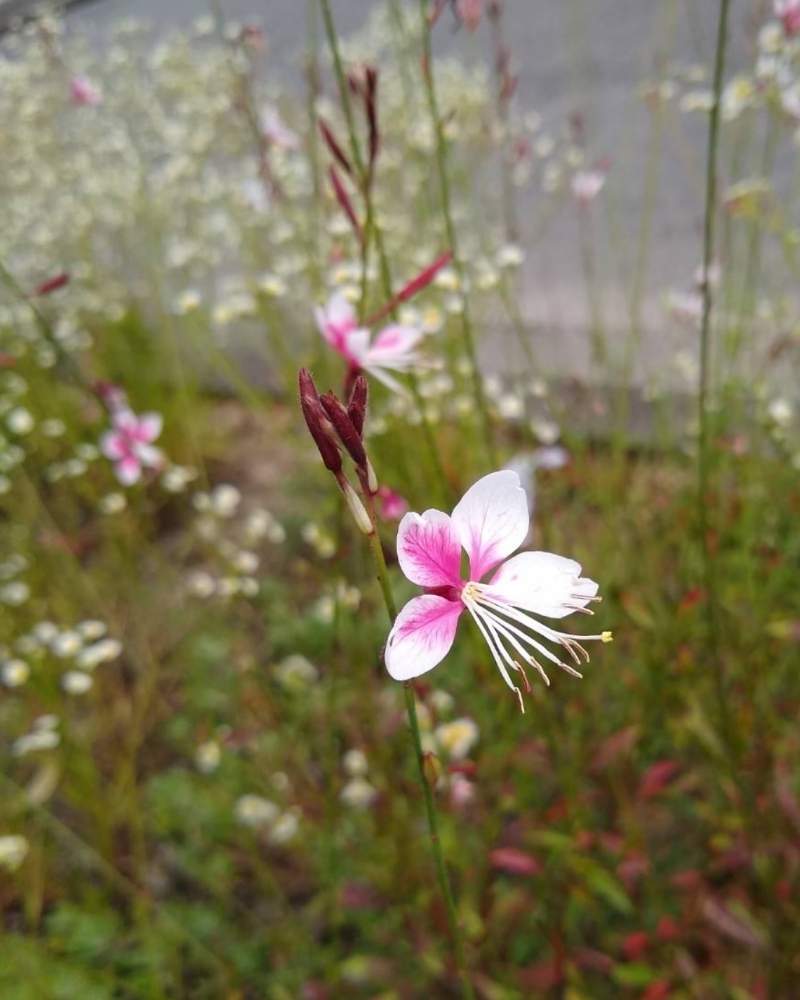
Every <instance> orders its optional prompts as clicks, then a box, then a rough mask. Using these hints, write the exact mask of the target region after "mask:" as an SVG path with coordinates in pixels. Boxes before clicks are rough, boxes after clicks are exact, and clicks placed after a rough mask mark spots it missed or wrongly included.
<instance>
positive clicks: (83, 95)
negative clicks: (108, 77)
mask: <svg viewBox="0 0 800 1000" xmlns="http://www.w3.org/2000/svg"><path fill="white" fill-rule="evenodd" d="M69 96H70V98H71V99H72V103H73V104H77V105H79V106H81V105H83V106H85V107H95V106H96V105H98V104H102V102H103V95H102V94H101V93H100V91H99V90H98V88H97V87H96V86H95V85H94V84H93V83H92V81H91V80H89V79H87V77H85V76H73V78H72V79H71V80H70V83H69Z"/></svg>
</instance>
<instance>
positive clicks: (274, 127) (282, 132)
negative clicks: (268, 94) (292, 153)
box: [261, 106, 300, 150]
mask: <svg viewBox="0 0 800 1000" xmlns="http://www.w3.org/2000/svg"><path fill="white" fill-rule="evenodd" d="M261 131H262V132H263V133H264V135H265V136H266V137H267V139H269V141H270V142H271V143H272V144H273V146H277V147H278V148H279V149H289V150H294V149H297V148H298V146H299V145H300V138H299V136H298V135H297V133H296V132H295V131H293V130H292V129H290V128H289V126H288V125H287V124H286V122H285V121H284V120H283V118H281V115H280V112H279V111H278V109H277V108H275V107H272V106H268V107H266V108H264V109H263V111H262V112H261Z"/></svg>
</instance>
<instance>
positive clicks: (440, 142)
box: [420, 0, 497, 466]
mask: <svg viewBox="0 0 800 1000" xmlns="http://www.w3.org/2000/svg"><path fill="white" fill-rule="evenodd" d="M420 15H421V18H420V20H421V32H422V77H423V82H424V86H425V94H426V97H427V101H428V110H429V111H430V116H431V124H432V126H433V132H434V136H435V142H436V172H437V174H438V178H439V192H440V197H441V202H442V214H443V216H444V226H445V233H446V235H447V243H448V246H449V247H450V250H451V251H452V254H453V268H454V269H455V272H456V274H457V276H458V281H459V286H460V295H461V333H462V337H463V340H464V348H465V350H466V354H467V360H468V362H469V367H470V376H471V379H472V390H473V395H474V397H475V407H476V409H477V413H478V417H479V420H480V423H481V427H482V429H483V437H484V442H485V445H486V453H487V456H488V458H489V463H490V465H492V466H496V465H497V462H496V461H495V449H494V439H493V437H492V424H491V420H490V418H489V408H488V406H487V403H486V396H485V394H484V391H483V383H482V381H481V373H480V369H479V367H478V354H477V350H476V347H475V335H474V333H473V329H472V318H471V316H470V311H469V300H468V298H467V293H466V282H465V274H464V264H463V261H462V260H461V257H460V255H459V252H458V241H457V238H456V227H455V225H454V223H453V211H452V204H451V198H450V181H449V179H448V175H447V145H446V142H445V136H444V127H443V124H442V116H441V114H440V113H439V104H438V100H437V97H436V85H435V83H434V79H433V54H432V51H431V25H430V21H429V20H428V2H427V0H420Z"/></svg>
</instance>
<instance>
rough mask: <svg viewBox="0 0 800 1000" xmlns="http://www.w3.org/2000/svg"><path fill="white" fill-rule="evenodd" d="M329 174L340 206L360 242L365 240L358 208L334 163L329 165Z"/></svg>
mask: <svg viewBox="0 0 800 1000" xmlns="http://www.w3.org/2000/svg"><path fill="white" fill-rule="evenodd" d="M328 175H329V176H330V179H331V184H332V185H333V193H334V194H335V195H336V200H337V201H338V202H339V206H340V207H341V209H342V211H343V212H344V214H345V215H346V216H347V218H348V219H349V220H350V224H351V225H352V227H353V229H354V230H355V234H356V236H357V237H358V239H359V242H363V239H364V237H363V234H362V232H361V225H360V223H359V221H358V216H357V215H356V210H355V209H354V208H353V203H352V201H350V195H349V194H348V193H347V190H346V188H345V186H344V184H342V179H341V177H340V176H339V174H338V173H337V172H336V167H334V166H333V165H331V166H330V167H328Z"/></svg>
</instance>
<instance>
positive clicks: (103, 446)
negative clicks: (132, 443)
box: [100, 431, 127, 462]
mask: <svg viewBox="0 0 800 1000" xmlns="http://www.w3.org/2000/svg"><path fill="white" fill-rule="evenodd" d="M100 450H101V451H102V452H103V454H104V455H105V456H106V458H110V459H111V460H112V461H114V462H117V461H119V459H121V458H122V456H123V455H125V454H126V452H127V448H126V447H125V438H124V437H123V435H122V434H118V433H117V432H116V431H106V432H105V434H104V435H103V436H102V437H101V438H100Z"/></svg>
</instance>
